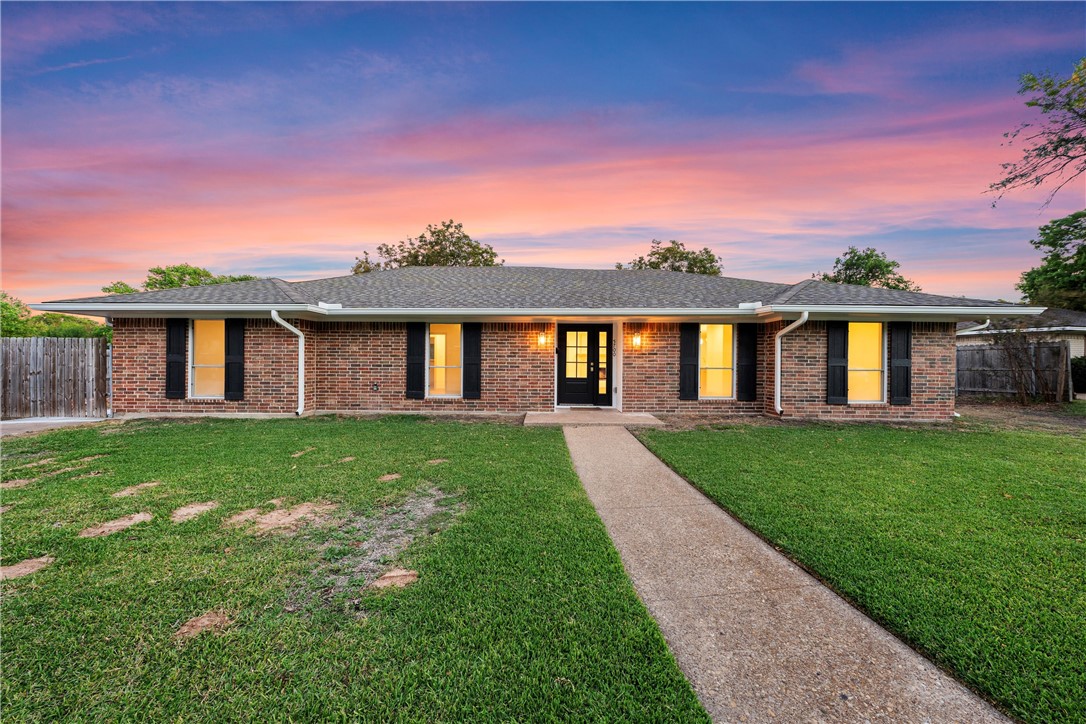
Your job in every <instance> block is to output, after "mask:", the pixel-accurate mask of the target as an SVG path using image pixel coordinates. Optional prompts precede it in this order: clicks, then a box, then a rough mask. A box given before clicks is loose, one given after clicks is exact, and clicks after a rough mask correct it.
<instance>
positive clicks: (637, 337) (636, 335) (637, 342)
mask: <svg viewBox="0 0 1086 724" xmlns="http://www.w3.org/2000/svg"><path fill="white" fill-rule="evenodd" d="M633 346H634V349H641V333H640V332H634V336H633Z"/></svg>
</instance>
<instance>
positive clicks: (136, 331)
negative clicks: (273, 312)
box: [113, 319, 298, 415]
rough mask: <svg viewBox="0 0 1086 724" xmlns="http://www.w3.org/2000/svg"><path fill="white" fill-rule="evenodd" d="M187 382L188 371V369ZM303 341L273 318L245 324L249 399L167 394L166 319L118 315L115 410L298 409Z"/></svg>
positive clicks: (230, 410) (252, 320) (114, 352)
mask: <svg viewBox="0 0 1086 724" xmlns="http://www.w3.org/2000/svg"><path fill="white" fill-rule="evenodd" d="M185 379H186V384H187V383H188V373H187V370H186V376H185ZM297 406H298V346H297V343H296V342H295V337H294V335H292V334H291V333H290V332H288V331H287V330H285V329H283V328H282V327H280V326H279V325H277V324H275V323H274V322H273V321H271V320H270V319H249V320H246V324H245V399H244V400H235V401H226V400H188V399H184V400H167V399H166V320H165V319H114V320H113V410H114V411H115V412H117V413H125V412H186V413H192V414H194V415H198V414H200V413H203V412H293V411H294V410H295V409H297Z"/></svg>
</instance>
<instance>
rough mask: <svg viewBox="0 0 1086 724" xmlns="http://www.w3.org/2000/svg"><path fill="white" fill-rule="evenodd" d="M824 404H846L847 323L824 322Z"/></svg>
mask: <svg viewBox="0 0 1086 724" xmlns="http://www.w3.org/2000/svg"><path fill="white" fill-rule="evenodd" d="M826 363H827V364H826V404H828V405H847V404H848V322H826Z"/></svg>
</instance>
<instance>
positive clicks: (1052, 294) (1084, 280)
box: [1016, 210, 1086, 311]
mask: <svg viewBox="0 0 1086 724" xmlns="http://www.w3.org/2000/svg"><path fill="white" fill-rule="evenodd" d="M1029 243H1030V244H1032V245H1033V248H1034V249H1037V250H1038V251H1042V252H1044V256H1043V257H1042V258H1041V265H1040V266H1036V267H1034V268H1032V269H1030V270H1029V271H1026V272H1023V273H1022V278H1021V281H1019V282H1018V284H1017V285H1016V286H1017V287H1018V290H1019V291H1021V292H1022V294H1024V295H1025V297H1026V299H1028V300H1029V302H1030V303H1031V304H1039V305H1044V306H1050V307H1063V308H1066V309H1077V310H1079V311H1086V210H1084V211H1076V212H1075V213H1073V214H1071V215H1070V216H1065V217H1063V218H1062V219H1055V220H1054V221H1050V222H1049V223H1047V224H1045V225H1044V226H1042V227H1041V228H1040V229H1038V231H1037V238H1036V239H1031V240H1030V242H1029Z"/></svg>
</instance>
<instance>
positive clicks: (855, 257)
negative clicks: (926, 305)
mask: <svg viewBox="0 0 1086 724" xmlns="http://www.w3.org/2000/svg"><path fill="white" fill-rule="evenodd" d="M900 266H901V264H900V263H898V262H896V261H894V260H893V259H887V258H886V254H884V253H883V252H880V251H878V250H877V249H873V248H872V247H867V248H866V249H864V250H863V251H860V250H859V249H857V248H856V247H854V246H850V247H849V248H848V251H846V252H845V254H844V256H839V257H837V258H836V259H834V260H833V271H832V272H830V273H826V272H817V273H815V274H812V275H811V276H812V277H814V278H815V279H821V280H822V281H824V282H836V283H837V284H859V285H862V286H865V287H882V288H883V289H901V290H904V291H906V292H919V291H920V285H918V284H917V283H916V282H914V281H911V280H909V279H906V278H905V277H903V276H902V275H901V274H899V273H898V271H897V269H898V267H900Z"/></svg>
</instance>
